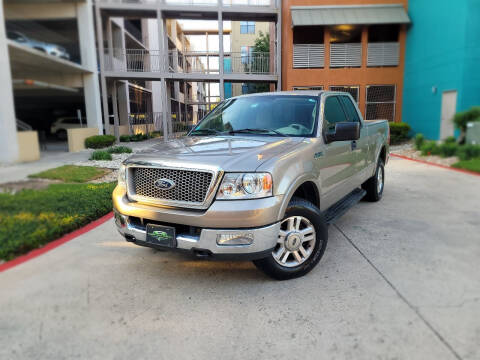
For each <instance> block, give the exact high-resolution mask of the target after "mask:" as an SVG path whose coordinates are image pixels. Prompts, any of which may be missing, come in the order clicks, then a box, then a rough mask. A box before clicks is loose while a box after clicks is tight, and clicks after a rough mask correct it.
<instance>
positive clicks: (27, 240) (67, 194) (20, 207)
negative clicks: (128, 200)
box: [0, 183, 115, 260]
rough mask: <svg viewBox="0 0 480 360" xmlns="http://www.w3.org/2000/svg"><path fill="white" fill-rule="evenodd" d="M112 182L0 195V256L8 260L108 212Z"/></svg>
mask: <svg viewBox="0 0 480 360" xmlns="http://www.w3.org/2000/svg"><path fill="white" fill-rule="evenodd" d="M114 187H115V183H103V184H52V185H50V186H48V188H46V189H43V190H22V191H20V192H18V193H16V194H14V195H12V194H0V259H3V260H10V259H13V258H14V257H16V256H19V255H22V254H25V253H27V252H28V251H30V250H32V249H36V248H38V247H40V246H42V245H44V244H46V243H48V242H50V241H52V240H55V239H57V238H59V237H60V236H62V235H64V234H66V233H69V232H71V231H73V230H75V229H78V228H79V227H81V226H83V225H85V224H87V223H89V222H91V221H93V220H95V219H98V218H99V217H101V216H103V215H105V214H107V213H108V212H110V211H112V191H113V188H114Z"/></svg>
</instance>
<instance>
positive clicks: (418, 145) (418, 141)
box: [415, 134, 425, 150]
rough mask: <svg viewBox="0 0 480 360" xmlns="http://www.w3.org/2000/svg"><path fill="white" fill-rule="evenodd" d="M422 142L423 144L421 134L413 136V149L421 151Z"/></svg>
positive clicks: (423, 138) (423, 139)
mask: <svg viewBox="0 0 480 360" xmlns="http://www.w3.org/2000/svg"><path fill="white" fill-rule="evenodd" d="M424 142H425V137H424V136H423V134H417V135H415V148H416V149H417V150H421V149H422V145H423V143H424Z"/></svg>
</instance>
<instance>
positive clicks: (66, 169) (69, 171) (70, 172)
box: [28, 165, 109, 182]
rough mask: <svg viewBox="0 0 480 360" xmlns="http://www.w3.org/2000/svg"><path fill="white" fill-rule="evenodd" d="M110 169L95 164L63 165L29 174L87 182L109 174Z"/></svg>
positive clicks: (66, 180)
mask: <svg viewBox="0 0 480 360" xmlns="http://www.w3.org/2000/svg"><path fill="white" fill-rule="evenodd" d="M108 172H109V170H107V169H101V168H98V167H95V166H77V165H63V166H59V167H57V168H53V169H49V170H46V171H42V172H39V173H36V174H32V175H29V176H28V177H31V178H40V179H50V180H61V181H65V182H87V181H90V180H93V179H98V178H100V177H102V176H103V175H105V174H107V173H108Z"/></svg>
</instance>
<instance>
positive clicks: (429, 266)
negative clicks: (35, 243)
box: [0, 158, 480, 360]
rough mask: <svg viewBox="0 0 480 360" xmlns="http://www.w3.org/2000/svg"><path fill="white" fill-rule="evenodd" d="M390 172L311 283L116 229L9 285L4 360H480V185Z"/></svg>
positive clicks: (418, 170)
mask: <svg viewBox="0 0 480 360" xmlns="http://www.w3.org/2000/svg"><path fill="white" fill-rule="evenodd" d="M386 171H387V183H386V188H385V194H384V198H383V200H382V201H381V202H380V203H376V204H371V203H367V202H361V203H360V204H358V205H357V206H356V207H355V208H354V209H352V210H351V211H349V212H348V213H347V214H346V215H345V216H344V217H343V218H342V219H340V220H339V222H338V223H337V224H336V225H334V226H332V227H331V228H330V231H329V232H330V241H329V244H328V247H327V251H326V253H325V256H324V258H323V259H322V261H321V262H320V264H319V266H317V267H316V268H315V269H314V270H313V271H312V272H311V273H310V274H308V275H307V276H305V277H303V278H300V279H296V280H291V281H284V282H277V281H273V280H270V279H268V278H267V277H265V276H264V275H263V274H262V273H260V272H258V271H257V270H256V269H255V267H254V266H253V265H252V264H250V263H248V262H240V263H232V262H207V261H200V260H192V259H190V258H186V257H184V256H182V255H180V254H172V253H161V252H155V251H153V250H151V249H146V248H140V247H136V246H135V245H131V244H129V243H126V242H125V241H123V240H122V239H121V237H120V236H119V235H118V234H117V233H116V230H115V229H114V226H113V222H112V221H108V222H107V223H105V224H103V225H101V226H99V227H98V228H96V229H94V230H92V231H91V232H89V233H87V234H84V235H82V236H80V237H78V238H76V239H74V240H72V241H71V242H69V243H66V244H64V245H62V246H60V247H58V248H56V249H55V250H53V251H51V252H49V253H47V254H44V255H42V256H40V257H38V258H36V259H34V260H31V261H29V262H27V263H24V264H22V265H20V266H18V267H15V268H13V269H10V270H7V271H5V272H3V273H0V289H1V291H0V358H1V359H26V358H32V359H37V358H38V359H40V358H43V359H60V358H83V359H113V358H115V359H144V358H156V359H222V360H224V359H368V360H371V359H409V360H410V359H422V360H424V359H435V360H440V359H472V360H473V359H479V358H480V347H479V344H480V316H479V314H480V276H479V273H480V265H479V264H480V263H479V260H478V259H479V258H480V238H479V233H480V223H479V210H478V204H479V203H480V195H479V192H478V188H479V185H480V178H479V177H476V176H471V175H468V174H462V173H457V172H454V171H449V170H445V169H441V168H436V167H432V166H428V165H424V164H419V163H415V162H411V161H406V160H400V159H395V158H392V159H391V161H390V163H389V164H388V166H387V168H386Z"/></svg>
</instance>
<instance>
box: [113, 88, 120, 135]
mask: <svg viewBox="0 0 480 360" xmlns="http://www.w3.org/2000/svg"><path fill="white" fill-rule="evenodd" d="M112 107H113V134H114V135H115V138H116V139H117V141H120V131H119V130H120V129H119V127H118V125H119V121H118V96H117V81H115V80H114V81H113V82H112Z"/></svg>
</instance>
